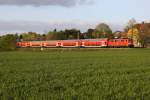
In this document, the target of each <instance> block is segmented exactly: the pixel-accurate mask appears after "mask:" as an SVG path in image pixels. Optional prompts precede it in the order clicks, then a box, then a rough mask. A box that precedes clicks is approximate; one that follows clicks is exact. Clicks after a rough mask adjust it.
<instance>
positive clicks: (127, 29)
mask: <svg viewBox="0 0 150 100" xmlns="http://www.w3.org/2000/svg"><path fill="white" fill-rule="evenodd" d="M136 23H137V22H136V20H135V19H134V18H132V19H130V20H129V22H128V23H127V26H126V27H125V29H124V31H125V32H128V31H129V29H131V28H133V27H134V26H135V25H136Z"/></svg>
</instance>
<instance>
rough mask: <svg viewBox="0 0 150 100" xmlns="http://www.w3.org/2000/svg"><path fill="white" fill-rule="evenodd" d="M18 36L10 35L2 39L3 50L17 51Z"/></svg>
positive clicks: (0, 44)
mask: <svg viewBox="0 0 150 100" xmlns="http://www.w3.org/2000/svg"><path fill="white" fill-rule="evenodd" d="M16 36H17V35H12V34H8V35H5V36H2V37H1V38H0V49H1V50H15V48H16V39H17V37H16Z"/></svg>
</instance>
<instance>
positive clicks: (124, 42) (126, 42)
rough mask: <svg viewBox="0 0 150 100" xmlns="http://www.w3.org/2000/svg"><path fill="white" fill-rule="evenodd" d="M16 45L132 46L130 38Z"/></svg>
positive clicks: (18, 43) (32, 42)
mask: <svg viewBox="0 0 150 100" xmlns="http://www.w3.org/2000/svg"><path fill="white" fill-rule="evenodd" d="M17 47H45V48H52V47H70V48H71V47H113V48H116V47H134V45H133V40H132V39H128V38H126V39H107V38H104V39H81V40H55V41H23V42H17Z"/></svg>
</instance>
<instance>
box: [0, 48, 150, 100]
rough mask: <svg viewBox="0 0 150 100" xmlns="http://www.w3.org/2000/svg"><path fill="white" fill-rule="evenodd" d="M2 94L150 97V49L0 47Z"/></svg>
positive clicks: (30, 98) (0, 99)
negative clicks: (6, 49) (17, 49)
mask: <svg viewBox="0 0 150 100" xmlns="http://www.w3.org/2000/svg"><path fill="white" fill-rule="evenodd" d="M0 100H150V49H100V50H86V49H85V50H84V49H81V50H80V49H79V50H76V49H75V50H70V49H68V50H67V49H64V50H63V49H62V50H49V51H42V52H40V51H35V52H32V51H13V52H0Z"/></svg>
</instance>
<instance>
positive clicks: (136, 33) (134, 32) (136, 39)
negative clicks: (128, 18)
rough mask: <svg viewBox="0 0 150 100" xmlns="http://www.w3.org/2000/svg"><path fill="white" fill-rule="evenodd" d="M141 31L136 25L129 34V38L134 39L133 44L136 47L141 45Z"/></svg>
mask: <svg viewBox="0 0 150 100" xmlns="http://www.w3.org/2000/svg"><path fill="white" fill-rule="evenodd" d="M139 34H140V31H139V30H138V29H137V28H136V27H135V26H134V28H131V29H129V31H128V33H127V35H128V38H130V39H132V40H133V44H134V46H135V47H139V46H140V37H139Z"/></svg>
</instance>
